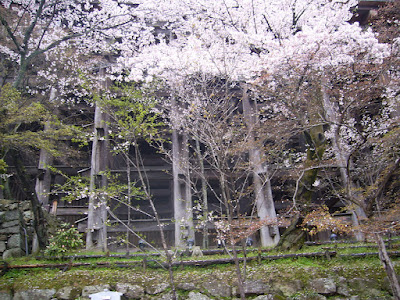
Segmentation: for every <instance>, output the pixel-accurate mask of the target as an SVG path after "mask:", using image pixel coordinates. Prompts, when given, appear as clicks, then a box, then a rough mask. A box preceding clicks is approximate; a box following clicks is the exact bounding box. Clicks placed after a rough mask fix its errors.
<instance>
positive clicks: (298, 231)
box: [277, 214, 306, 251]
mask: <svg viewBox="0 0 400 300" xmlns="http://www.w3.org/2000/svg"><path fill="white" fill-rule="evenodd" d="M302 222H303V218H302V217H300V214H298V215H297V216H296V218H295V219H294V220H293V222H292V224H290V226H289V227H288V228H287V229H286V231H285V232H284V234H283V235H282V236H281V239H280V240H279V243H278V245H277V247H278V249H280V250H282V251H287V250H293V251H296V250H299V249H301V248H302V247H303V245H304V243H305V241H306V234H305V232H304V230H303V229H302V228H301V227H300V225H301V223H302Z"/></svg>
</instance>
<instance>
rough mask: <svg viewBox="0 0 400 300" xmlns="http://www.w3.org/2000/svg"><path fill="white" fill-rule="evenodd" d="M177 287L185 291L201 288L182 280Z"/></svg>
mask: <svg viewBox="0 0 400 300" xmlns="http://www.w3.org/2000/svg"><path fill="white" fill-rule="evenodd" d="M176 288H177V289H178V290H183V291H194V290H198V289H199V288H198V287H196V285H195V284H194V283H191V282H180V283H178V284H177V285H176Z"/></svg>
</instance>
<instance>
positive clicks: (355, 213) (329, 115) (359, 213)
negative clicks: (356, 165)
mask: <svg viewBox="0 0 400 300" xmlns="http://www.w3.org/2000/svg"><path fill="white" fill-rule="evenodd" d="M323 85H324V86H323V87H322V88H323V106H324V110H325V117H326V119H327V120H328V121H329V122H330V123H331V125H330V126H331V129H332V131H333V138H332V146H333V149H334V152H335V158H336V161H337V164H338V166H339V169H340V176H341V179H342V184H343V187H344V189H345V191H346V196H347V198H348V200H347V202H348V203H347V204H348V205H353V206H355V208H354V209H352V211H351V213H352V222H353V226H354V227H355V228H357V227H358V226H359V223H360V220H361V219H364V218H366V214H365V210H364V208H363V206H364V203H363V200H362V199H361V198H360V196H359V195H358V194H357V192H355V186H354V183H353V182H352V180H351V178H350V174H349V163H350V156H349V154H348V153H347V151H346V150H345V149H343V147H342V146H341V143H340V129H341V123H342V120H341V117H340V115H339V112H338V108H337V107H336V106H335V104H334V103H333V102H332V101H331V100H330V97H329V95H328V93H327V86H326V85H327V81H326V79H323ZM355 237H356V239H357V240H358V241H362V240H364V234H363V233H362V232H361V231H359V230H357V231H355Z"/></svg>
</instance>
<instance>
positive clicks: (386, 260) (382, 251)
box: [375, 233, 400, 300]
mask: <svg viewBox="0 0 400 300" xmlns="http://www.w3.org/2000/svg"><path fill="white" fill-rule="evenodd" d="M375 239H376V243H377V244H378V250H379V259H380V260H381V262H382V265H383V267H384V268H385V271H386V275H387V278H388V279H389V283H390V287H391V288H392V292H393V297H394V299H395V300H400V284H399V280H398V278H397V275H396V271H395V270H394V267H393V263H392V260H391V259H390V257H389V255H388V253H387V251H386V246H385V242H384V241H383V239H382V236H381V235H380V234H379V233H375Z"/></svg>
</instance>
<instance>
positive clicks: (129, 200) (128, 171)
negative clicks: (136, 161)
mask: <svg viewBox="0 0 400 300" xmlns="http://www.w3.org/2000/svg"><path fill="white" fill-rule="evenodd" d="M128 152H129V149H128ZM126 178H127V181H128V199H127V201H128V205H129V206H128V221H127V225H128V227H127V229H126V254H129V228H130V226H131V208H130V205H131V163H130V161H129V158H128V157H127V158H126Z"/></svg>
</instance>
